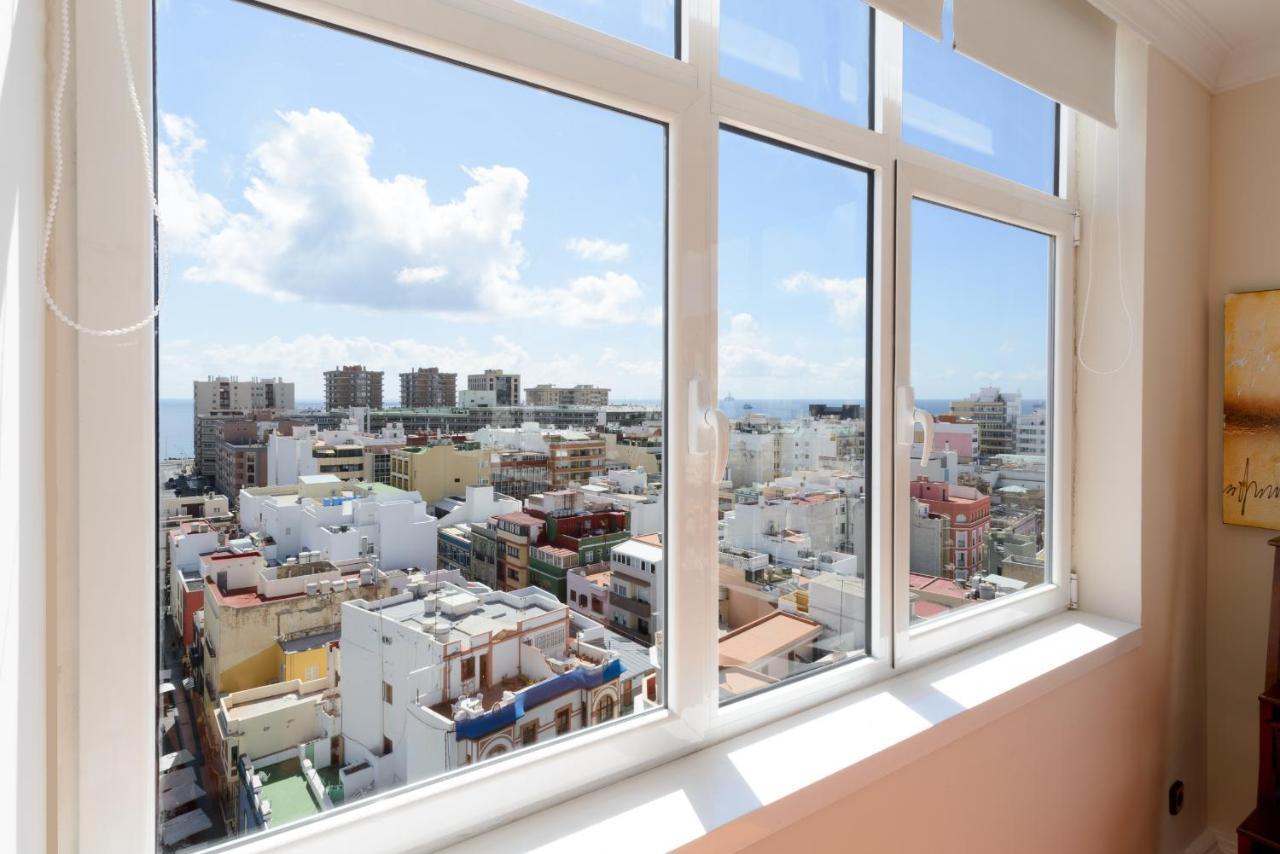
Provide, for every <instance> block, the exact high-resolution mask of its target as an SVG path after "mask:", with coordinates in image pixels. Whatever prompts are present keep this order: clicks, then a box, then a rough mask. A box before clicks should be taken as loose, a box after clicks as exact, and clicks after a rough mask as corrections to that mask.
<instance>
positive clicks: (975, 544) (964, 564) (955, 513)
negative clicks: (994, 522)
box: [911, 477, 991, 572]
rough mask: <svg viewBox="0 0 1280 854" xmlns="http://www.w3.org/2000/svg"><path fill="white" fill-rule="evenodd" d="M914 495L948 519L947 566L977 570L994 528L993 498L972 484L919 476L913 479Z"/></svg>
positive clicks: (982, 563) (983, 561)
mask: <svg viewBox="0 0 1280 854" xmlns="http://www.w3.org/2000/svg"><path fill="white" fill-rule="evenodd" d="M911 497H912V498H913V499H915V500H917V501H920V502H922V503H923V504H925V505H926V506H927V507H928V512H929V514H931V515H938V516H945V517H946V518H947V520H948V525H947V529H948V533H947V540H946V542H945V544H944V546H945V549H946V553H945V555H944V556H943V566H944V567H947V566H951V567H954V568H955V570H956V571H960V570H964V571H965V572H976V571H978V569H980V568H982V567H983V566H984V565H985V563H986V554H987V534H988V532H989V531H990V530H991V498H990V496H987V495H983V494H982V493H981V492H979V491H978V490H977V489H975V488H973V487H970V486H960V485H955V484H949V483H935V482H933V481H931V480H929V479H928V478H925V477H919V478H917V479H915V480H913V481H912V482H911Z"/></svg>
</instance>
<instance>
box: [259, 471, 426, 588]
mask: <svg viewBox="0 0 1280 854" xmlns="http://www.w3.org/2000/svg"><path fill="white" fill-rule="evenodd" d="M240 525H241V527H242V528H243V529H244V530H245V531H248V532H251V535H250V538H251V539H252V540H253V541H254V544H255V546H256V547H257V548H259V549H260V550H261V551H262V553H263V556H264V557H265V558H266V559H267V560H269V561H270V560H277V561H284V560H285V559H287V558H289V557H294V556H296V555H298V554H299V553H300V552H319V553H320V554H321V555H322V556H323V557H324V558H326V559H327V560H330V561H344V560H353V559H356V558H361V557H371V558H372V557H376V558H377V559H378V565H379V567H380V568H382V569H384V570H392V569H409V568H415V569H422V570H426V571H430V570H434V569H435V568H436V548H437V542H436V526H437V523H436V519H435V516H433V515H432V514H431V513H429V512H428V507H427V504H426V503H425V502H424V501H423V500H422V497H421V496H420V495H418V493H416V492H404V491H403V490H398V489H395V488H393V487H389V486H385V485H383V484H374V485H373V486H369V487H365V486H361V485H358V484H343V483H342V482H341V481H339V480H338V479H337V478H336V477H333V476H332V475H314V476H304V477H303V478H302V479H301V482H300V483H298V484H297V485H295V486H293V487H284V486H277V487H270V486H268V487H258V488H254V489H243V490H241V491H240Z"/></svg>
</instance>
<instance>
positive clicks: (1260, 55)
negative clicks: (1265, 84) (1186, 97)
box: [1214, 32, 1280, 92]
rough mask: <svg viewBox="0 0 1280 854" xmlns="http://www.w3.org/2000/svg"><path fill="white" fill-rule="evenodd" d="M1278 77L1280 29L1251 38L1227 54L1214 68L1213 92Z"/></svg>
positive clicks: (1279, 69) (1279, 71)
mask: <svg viewBox="0 0 1280 854" xmlns="http://www.w3.org/2000/svg"><path fill="white" fill-rule="evenodd" d="M1272 77H1280V32H1276V33H1271V34H1269V35H1266V36H1263V37H1261V38H1256V39H1251V40H1249V41H1248V42H1246V43H1244V44H1242V45H1240V46H1239V47H1238V48H1236V49H1235V50H1234V51H1232V53H1231V54H1230V55H1229V56H1228V57H1227V59H1226V61H1225V62H1224V63H1223V64H1222V68H1221V69H1220V70H1219V71H1218V79H1217V85H1216V86H1215V87H1214V91H1215V92H1226V91H1227V90H1229V89H1238V88H1240V87H1241V86H1248V85H1249V84H1251V83H1259V82H1261V81H1263V80H1269V79H1271V78H1272Z"/></svg>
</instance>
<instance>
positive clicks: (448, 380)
mask: <svg viewBox="0 0 1280 854" xmlns="http://www.w3.org/2000/svg"><path fill="white" fill-rule="evenodd" d="M457 399H458V375H457V374H449V373H443V372H442V371H441V370H440V369H439V368H414V369H413V370H412V371H409V372H407V373H402V374H401V375H400V406H401V407H403V408H406V409H409V408H412V407H415V406H416V407H427V406H453V405H454V403H456V402H457Z"/></svg>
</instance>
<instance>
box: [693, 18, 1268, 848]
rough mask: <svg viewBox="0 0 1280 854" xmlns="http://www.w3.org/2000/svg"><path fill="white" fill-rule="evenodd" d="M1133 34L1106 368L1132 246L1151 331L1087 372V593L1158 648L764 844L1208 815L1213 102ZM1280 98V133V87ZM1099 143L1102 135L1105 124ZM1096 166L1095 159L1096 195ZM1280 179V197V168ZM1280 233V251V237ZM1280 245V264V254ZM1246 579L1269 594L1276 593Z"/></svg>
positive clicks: (1110, 161)
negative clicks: (1176, 788) (1100, 372)
mask: <svg viewBox="0 0 1280 854" xmlns="http://www.w3.org/2000/svg"><path fill="white" fill-rule="evenodd" d="M1120 45H1121V47H1120V49H1121V60H1122V61H1121V64H1120V69H1119V74H1120V80H1121V92H1122V96H1121V103H1120V105H1119V114H1120V122H1121V127H1122V128H1123V129H1124V131H1123V133H1122V134H1121V139H1120V143H1119V148H1118V149H1117V147H1116V143H1115V141H1114V138H1113V137H1112V136H1111V135H1110V133H1109V132H1106V131H1103V132H1101V133H1100V134H1099V136H1098V141H1099V150H1100V153H1101V155H1102V157H1101V171H1100V175H1099V177H1100V178H1102V180H1101V181H1100V186H1102V187H1107V188H1109V187H1110V186H1112V185H1113V183H1114V182H1115V180H1116V179H1115V175H1116V174H1117V171H1116V156H1117V151H1118V153H1119V163H1120V170H1119V173H1118V174H1119V176H1120V177H1119V183H1120V187H1121V191H1120V199H1121V204H1120V206H1119V208H1120V217H1119V221H1117V217H1116V205H1115V202H1114V198H1115V197H1114V196H1113V195H1112V194H1110V193H1106V194H1104V198H1102V199H1101V203H1100V204H1098V205H1093V206H1091V207H1090V208H1089V210H1090V214H1089V215H1090V216H1091V217H1101V218H1100V219H1099V220H1098V222H1097V232H1096V235H1095V237H1094V239H1093V247H1094V249H1093V251H1095V252H1096V253H1097V254H1096V257H1095V259H1094V261H1095V276H1096V278H1095V292H1094V295H1093V304H1092V308H1091V311H1094V312H1097V315H1095V316H1094V317H1092V318H1091V321H1090V328H1089V334H1090V337H1091V338H1092V340H1093V343H1092V344H1091V345H1089V348H1090V349H1089V353H1090V355H1091V356H1092V357H1093V359H1094V360H1095V362H1096V363H1097V364H1098V366H1099V367H1103V368H1106V367H1114V366H1116V365H1117V364H1118V363H1119V362H1120V361H1121V360H1122V359H1123V357H1124V353H1125V350H1126V340H1125V339H1126V334H1127V333H1126V329H1127V325H1126V324H1125V322H1124V319H1123V315H1122V314H1121V312H1120V310H1119V304H1118V298H1119V291H1118V290H1117V287H1118V286H1117V277H1116V270H1117V263H1119V262H1120V261H1121V258H1123V263H1124V270H1125V276H1124V287H1125V288H1126V293H1127V295H1128V297H1129V304H1130V307H1131V308H1133V309H1134V310H1135V314H1136V316H1135V322H1136V324H1137V328H1136V330H1135V338H1134V341H1133V344H1134V350H1133V353H1132V355H1131V357H1130V359H1129V361H1128V363H1127V364H1125V366H1124V367H1123V368H1122V369H1121V370H1120V371H1118V372H1117V373H1114V374H1109V375H1106V376H1096V375H1086V374H1081V375H1080V376H1079V378H1078V382H1077V395H1078V397H1077V425H1076V430H1077V442H1076V464H1077V489H1076V523H1075V526H1074V537H1075V559H1076V563H1077V566H1078V568H1079V571H1080V574H1081V597H1082V601H1083V604H1084V605H1085V607H1088V608H1090V609H1092V610H1095V611H1100V612H1104V613H1112V614H1113V615H1115V616H1120V617H1127V618H1129V619H1136V618H1137V617H1138V613H1137V603H1138V601H1139V600H1140V602H1141V621H1142V624H1143V642H1142V646H1141V647H1140V648H1139V649H1137V650H1135V651H1134V652H1132V653H1129V654H1127V655H1125V656H1122V657H1121V658H1119V659H1116V660H1115V661H1113V662H1110V663H1109V664H1107V665H1106V666H1104V667H1101V668H1099V669H1097V670H1094V671H1092V672H1090V673H1088V674H1086V675H1085V676H1083V677H1081V678H1080V679H1078V680H1076V681H1074V682H1072V683H1070V684H1068V685H1066V686H1064V687H1062V688H1060V689H1058V690H1055V691H1052V692H1050V693H1049V694H1047V695H1045V696H1043V697H1041V698H1039V699H1036V700H1034V701H1032V702H1030V703H1028V704H1026V705H1024V706H1022V707H1020V708H1018V709H1017V710H1015V711H1013V712H1011V713H1010V714H1008V715H1006V716H1005V717H1004V718H1002V719H1000V720H999V721H998V723H996V724H994V725H992V726H991V727H990V728H989V732H988V733H986V734H984V735H982V736H978V737H973V738H966V739H963V740H960V741H956V742H953V743H952V744H950V745H949V746H947V747H945V748H943V749H941V750H938V751H935V752H933V753H931V754H929V755H928V756H927V757H925V758H922V759H920V760H918V761H915V762H913V763H911V764H909V765H907V766H905V767H903V768H901V769H899V770H897V771H896V772H894V773H892V774H889V775H887V776H885V777H882V778H881V779H879V780H878V781H876V782H874V783H872V784H870V785H868V786H865V787H862V788H860V789H858V790H857V791H856V792H850V793H849V794H848V795H846V796H843V797H842V798H841V799H840V800H839V801H837V802H836V803H834V804H833V805H832V806H830V807H827V808H824V809H820V810H818V811H816V812H814V813H812V814H810V815H809V816H808V817H807V818H806V819H805V820H803V821H800V822H797V823H795V824H791V825H786V826H779V827H776V828H772V827H768V822H769V821H770V810H769V809H764V810H760V811H758V812H756V813H754V814H752V815H750V816H747V817H745V818H743V819H741V820H740V821H741V822H753V823H756V824H757V825H759V824H764V825H765V826H766V827H767V828H768V829H769V831H771V834H772V835H770V836H768V837H766V838H764V839H762V840H760V841H759V842H757V843H755V844H753V845H752V846H751V847H750V848H747V849H745V850H750V851H753V852H769V851H798V850H812V851H834V850H862V851H947V852H953V854H954V852H984V854H985V852H991V851H1036V852H1072V854H1074V852H1083V851H1088V852H1112V851H1115V852H1120V851H1144V852H1146V851H1151V852H1170V854H1172V852H1179V854H1181V852H1183V851H1186V850H1187V848H1188V846H1189V845H1190V844H1191V843H1192V842H1193V841H1194V840H1196V839H1197V838H1198V837H1200V835H1201V833H1202V832H1203V831H1204V828H1205V820H1206V803H1207V798H1206V790H1207V788H1208V787H1207V780H1206V772H1205V765H1206V761H1205V713H1204V687H1205V681H1204V680H1205V660H1204V628H1203V626H1204V624H1203V610H1204V606H1203V602H1204V599H1205V561H1204V553H1205V552H1204V549H1205V541H1204V521H1203V518H1204V513H1205V501H1204V500H1203V499H1201V498H1197V497H1196V496H1204V495H1206V494H1208V492H1209V491H1210V490H1207V489H1206V472H1205V466H1204V464H1203V463H1202V461H1200V460H1198V459H1197V458H1196V456H1195V455H1194V454H1191V455H1188V454H1187V453H1186V452H1185V449H1186V448H1189V447H1197V446H1199V445H1200V444H1202V443H1203V442H1204V441H1205V440H1206V436H1205V432H1206V428H1205V424H1204V417H1203V413H1204V412H1205V407H1206V399H1205V391H1204V385H1205V384H1204V381H1203V377H1204V374H1205V371H1206V369H1207V365H1208V364H1209V362H1210V361H1211V360H1210V359H1209V353H1210V352H1211V351H1210V350H1209V348H1208V346H1207V336H1206V331H1205V328H1204V318H1205V316H1206V312H1205V300H1206V290H1207V270H1208V243H1207V233H1208V227H1207V211H1208V198H1209V148H1210V146H1209V123H1210V98H1209V95H1208V93H1207V92H1206V91H1205V90H1203V89H1202V88H1201V87H1200V86H1199V85H1198V84H1196V83H1195V82H1193V81H1192V80H1191V79H1190V78H1189V77H1188V76H1187V75H1186V74H1185V73H1184V72H1182V71H1181V70H1180V69H1178V68H1176V67H1175V66H1173V65H1172V64H1171V63H1170V62H1168V61H1167V60H1165V59H1164V58H1163V57H1161V56H1159V55H1157V54H1156V53H1155V52H1151V54H1150V61H1149V63H1148V61H1147V48H1146V47H1145V46H1143V45H1140V44H1139V43H1137V41H1136V40H1135V39H1133V38H1132V37H1129V36H1127V35H1124V36H1122V38H1121V40H1120ZM1144 98H1145V103H1146V104H1147V107H1146V108H1143V106H1142V105H1143V103H1144ZM1276 99H1277V100H1276V101H1274V102H1273V106H1272V107H1271V109H1272V111H1273V112H1274V113H1275V114H1276V118H1275V119H1274V121H1275V123H1276V127H1277V133H1278V134H1280V107H1278V106H1276V105H1280V88H1277V89H1276ZM1251 112H1252V114H1253V115H1257V113H1258V109H1257V108H1256V107H1255V108H1253V109H1252V110H1251ZM1242 120H1243V117H1242ZM1276 142H1277V139H1276V138H1275V137H1272V139H1271V141H1270V146H1271V149H1272V151H1275V150H1280V149H1278V147H1277V145H1276ZM1257 144H1258V151H1259V156H1261V151H1262V149H1263V145H1264V144H1265V143H1263V142H1261V141H1259V142H1258V143H1257ZM1081 147H1082V148H1083V149H1085V153H1086V154H1089V153H1091V151H1092V137H1091V131H1089V130H1087V129H1086V132H1085V133H1084V134H1082V145H1081ZM1144 157H1145V158H1146V159H1147V168H1146V170H1145V172H1144V170H1143V165H1142V164H1143V158H1144ZM1270 168H1271V170H1272V174H1274V175H1276V176H1277V179H1280V172H1277V171H1275V170H1276V169H1278V168H1280V167H1277V166H1271V167H1270ZM1091 178H1092V174H1091V173H1089V172H1088V171H1085V172H1083V173H1082V175H1081V182H1082V190H1083V195H1084V196H1085V197H1086V200H1087V199H1088V196H1089V194H1090V186H1091ZM1270 186H1271V187H1272V190H1271V192H1272V193H1273V194H1277V189H1276V188H1277V187H1280V183H1273V184H1271V185H1270ZM1278 195H1280V194H1278ZM1108 197H1109V198H1108ZM1277 213H1280V211H1273V213H1272V216H1271V220H1270V221H1271V224H1272V227H1273V230H1274V224H1275V223H1276V222H1277V221H1280V216H1277ZM1086 228H1088V226H1087V225H1086ZM1117 235H1118V236H1119V240H1120V241H1121V244H1120V246H1122V247H1123V250H1124V251H1123V253H1122V255H1117V253H1116V249H1117V248H1118V247H1117V244H1116V238H1117ZM1269 249H1270V251H1271V252H1273V253H1277V252H1280V240H1276V239H1275V235H1274V233H1273V234H1272V237H1271V239H1270V245H1269ZM1086 258H1087V256H1086ZM1272 258H1273V260H1275V261H1276V262H1277V263H1276V264H1275V265H1274V266H1272V267H1271V268H1270V269H1271V270H1272V275H1273V276H1274V275H1276V273H1277V272H1280V254H1273V255H1272ZM1077 304H1079V300H1077ZM1077 314H1078V312H1077ZM1095 318H1101V319H1100V320H1099V321H1098V323H1097V325H1096V326H1094V325H1093V323H1094V319H1095ZM1180 449H1181V450H1180ZM1169 459H1177V460H1178V464H1177V465H1176V466H1169V465H1168V464H1167V461H1168V460H1169ZM1117 472H1125V473H1136V475H1137V476H1124V477H1117V476H1116V473H1117ZM1135 569H1140V570H1141V571H1140V573H1138V572H1135V571H1134V570H1135ZM1237 571H1238V572H1240V573H1243V572H1244V571H1245V569H1244V567H1239V568H1238V569H1237ZM1259 583H1261V582H1259ZM1245 595H1246V594H1244V593H1241V596H1242V597H1244V596H1245ZM1247 595H1251V596H1253V597H1254V599H1255V601H1256V602H1257V605H1256V606H1254V607H1255V608H1257V609H1261V608H1262V607H1263V606H1262V604H1261V599H1260V598H1259V596H1260V594H1259V593H1258V592H1256V591H1255V592H1253V593H1251V594H1247ZM1243 607H1244V606H1243V605H1240V604H1238V605H1237V611H1238V610H1239V609H1240V608H1243ZM1239 616H1240V615H1239V614H1238V613H1237V614H1235V617H1236V618H1238V617H1239ZM1255 646H1256V644H1255ZM1250 648H1251V649H1252V647H1250ZM1216 666H1217V664H1216V663H1215V667H1216ZM1250 690H1253V689H1250ZM1251 726H1252V725H1251ZM1251 726H1250V727H1246V728H1245V730H1244V731H1245V732H1248V730H1249V729H1250V728H1251ZM1245 773H1246V776H1247V775H1248V773H1250V772H1249V771H1248V770H1247V769H1246V771H1245ZM1175 778H1180V779H1182V780H1183V781H1184V782H1185V784H1186V806H1185V808H1184V810H1183V812H1182V813H1181V814H1180V815H1179V816H1177V817H1176V818H1174V817H1170V816H1169V815H1168V814H1167V810H1166V808H1165V803H1166V793H1167V790H1168V786H1169V784H1170V782H1171V781H1172V780H1173V779H1175ZM819 785H823V784H819ZM815 788H816V787H815ZM958 793H968V794H969V795H972V797H971V798H968V797H963V796H961V797H958ZM804 796H805V793H804V792H801V793H798V794H797V795H796V796H795V797H797V798H803V797H804ZM733 827H734V825H732V824H731V825H729V826H728V828H726V830H729V829H731V828H733ZM731 834H732V831H731V830H730V831H729V833H727V834H721V833H719V832H717V833H712V834H710V835H709V836H707V837H705V838H704V839H703V840H700V841H699V842H698V843H697V844H695V845H691V846H689V848H688V850H691V851H694V850H696V851H712V850H728V849H727V848H726V847H725V846H723V845H720V843H721V842H723V841H725V840H726V839H727V838H728V836H729V835H731ZM717 846H719V847H717Z"/></svg>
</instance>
